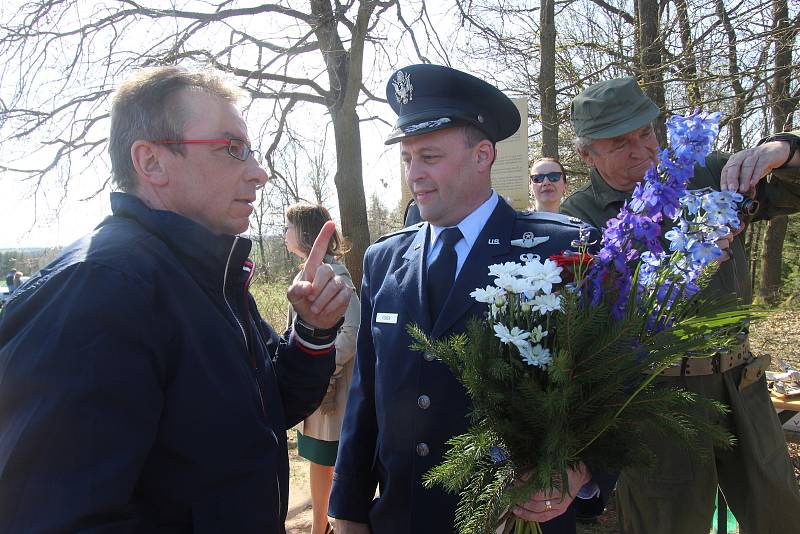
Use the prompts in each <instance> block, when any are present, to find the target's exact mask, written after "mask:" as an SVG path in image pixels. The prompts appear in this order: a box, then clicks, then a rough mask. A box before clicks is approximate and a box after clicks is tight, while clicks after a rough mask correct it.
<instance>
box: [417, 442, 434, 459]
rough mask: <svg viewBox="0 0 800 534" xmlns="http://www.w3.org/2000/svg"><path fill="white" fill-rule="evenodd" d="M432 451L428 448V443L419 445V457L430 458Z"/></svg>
mask: <svg viewBox="0 0 800 534" xmlns="http://www.w3.org/2000/svg"><path fill="white" fill-rule="evenodd" d="M430 452H431V450H430V448H428V444H427V443H417V455H419V456H428V453H430Z"/></svg>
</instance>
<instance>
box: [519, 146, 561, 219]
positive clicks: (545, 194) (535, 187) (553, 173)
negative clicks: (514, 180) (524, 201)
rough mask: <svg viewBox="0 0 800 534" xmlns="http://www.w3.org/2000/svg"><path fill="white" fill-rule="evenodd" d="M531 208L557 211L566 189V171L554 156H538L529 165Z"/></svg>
mask: <svg viewBox="0 0 800 534" xmlns="http://www.w3.org/2000/svg"><path fill="white" fill-rule="evenodd" d="M530 178H531V180H530V183H529V184H528V186H529V187H530V197H531V200H532V201H533V202H532V203H531V209H532V210H535V211H551V212H553V213H558V212H559V209H560V207H561V199H562V198H563V197H564V193H566V191H567V173H566V172H565V171H564V167H563V165H561V163H559V161H558V160H557V159H555V158H540V159H537V160H536V161H534V162H533V165H531V176H530Z"/></svg>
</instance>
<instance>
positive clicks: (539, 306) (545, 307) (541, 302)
mask: <svg viewBox="0 0 800 534" xmlns="http://www.w3.org/2000/svg"><path fill="white" fill-rule="evenodd" d="M531 310H533V311H535V312H539V313H541V314H542V315H544V314H545V313H549V312H551V311H559V310H561V295H556V294H553V293H549V294H547V295H539V296H537V297H535V298H534V299H533V300H532V301H531Z"/></svg>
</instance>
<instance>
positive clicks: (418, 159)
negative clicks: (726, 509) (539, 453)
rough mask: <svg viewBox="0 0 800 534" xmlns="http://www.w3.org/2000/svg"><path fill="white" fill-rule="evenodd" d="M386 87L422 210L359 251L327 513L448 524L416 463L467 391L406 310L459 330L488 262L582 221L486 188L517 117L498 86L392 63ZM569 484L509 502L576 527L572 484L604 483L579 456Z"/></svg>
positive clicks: (343, 524)
mask: <svg viewBox="0 0 800 534" xmlns="http://www.w3.org/2000/svg"><path fill="white" fill-rule="evenodd" d="M387 97H388V100H389V103H390V105H391V106H392V109H393V110H394V111H395V112H396V113H397V115H398V119H397V124H396V128H395V129H394V131H393V132H392V133H391V134H390V136H389V138H388V140H387V141H386V142H387V144H390V143H397V142H399V143H401V156H402V161H403V164H404V165H405V171H406V173H405V174H406V183H407V185H408V187H409V189H410V190H411V193H412V195H413V198H414V200H415V202H416V204H417V206H418V208H419V212H420V214H421V216H422V219H423V222H420V223H418V224H416V225H413V226H411V227H408V228H405V229H403V230H401V231H399V232H397V233H394V234H391V235H388V236H384V237H383V238H381V239H380V240H379V241H378V242H377V243H376V244H374V245H372V246H371V247H370V248H369V249H368V250H367V252H366V256H365V259H364V279H363V282H362V286H361V298H362V312H361V313H362V315H361V317H362V323H361V328H360V331H359V337H358V349H357V355H356V368H355V372H354V375H353V383H352V386H351V389H350V396H349V398H348V403H347V411H346V414H345V421H344V426H343V430H342V436H341V442H340V445H339V453H338V458H337V462H336V468H335V474H334V484H333V491H332V494H331V501H330V514H331V516H333V517H335V518H337V521H336V532H337V534H350V533H368V532H374V533H377V534H395V533H396V534H427V533H430V534H433V533H435V534H443V533H444V534H446V533H451V532H454V530H455V528H454V519H453V518H454V512H455V508H456V504H457V501H458V497H457V496H455V495H449V494H446V493H445V492H444V491H443V490H441V489H439V488H434V489H425V488H423V486H422V476H423V474H424V473H426V472H427V471H428V470H429V469H430V468H431V467H433V466H435V465H437V464H438V463H440V462H441V460H442V455H443V454H444V452H445V450H446V445H445V442H446V441H447V440H448V439H450V438H452V437H453V436H456V435H458V434H461V433H463V432H465V431H466V430H467V426H468V423H469V421H468V417H467V414H468V412H469V399H468V397H467V394H466V392H465V390H464V388H463V387H462V386H461V384H460V383H459V382H458V380H457V379H456V378H455V377H454V376H453V375H452V374H451V372H450V371H449V369H448V367H447V365H445V364H444V363H442V362H441V361H437V360H436V359H435V358H434V357H433V356H432V355H430V354H423V353H420V352H415V351H412V350H410V348H409V346H410V345H411V342H412V340H411V338H410V337H409V335H408V333H407V332H406V326H407V325H409V324H411V323H416V324H418V325H419V326H420V327H421V328H422V329H423V330H424V331H425V332H426V333H427V334H428V335H430V336H432V337H433V338H440V337H443V336H448V335H450V334H453V333H458V332H463V331H464V330H465V327H466V323H467V321H468V320H469V319H470V318H472V317H475V316H478V315H480V314H482V313H485V305H482V304H479V303H476V302H475V301H474V300H473V299H472V298H471V297H470V296H469V293H470V292H471V291H473V290H474V289H475V288H476V287H485V286H486V285H488V284H489V283H491V280H490V277H489V274H488V269H487V267H488V266H489V265H491V264H495V263H500V262H505V261H517V262H519V261H521V256H522V255H525V254H536V255H538V256H540V257H541V258H546V257H548V256H550V255H552V254H558V253H561V252H562V251H564V250H565V249H569V248H570V243H571V242H572V241H573V240H574V239H576V238H577V237H578V230H579V227H580V226H581V222H580V221H578V220H576V219H570V218H568V217H566V216H563V215H560V214H553V213H542V214H527V213H518V212H516V211H515V210H514V209H513V208H512V207H510V206H509V205H508V204H507V203H506V202H505V201H504V200H503V199H502V198H500V197H499V196H498V194H497V193H496V192H494V191H493V190H492V187H491V167H492V163H493V162H494V160H495V155H496V153H495V143H496V142H497V141H500V140H502V139H505V138H507V137H509V136H510V135H512V134H513V133H514V132H515V131H516V130H517V129H518V128H519V125H520V117H519V113H518V111H517V109H516V107H515V106H514V104H513V103H512V102H511V101H510V100H509V99H508V98H507V97H506V96H505V95H503V94H502V93H501V92H500V91H499V90H498V89H497V88H496V87H494V86H492V85H490V84H488V83H486V82H484V81H482V80H480V79H478V78H475V77H473V76H471V75H469V74H465V73H463V72H460V71H457V70H454V69H450V68H447V67H442V66H436V65H413V66H410V67H406V68H404V69H401V70H399V71H397V72H396V73H395V74H394V75H393V76H392V78H391V79H390V81H389V83H388V84H387ZM595 478H597V477H595ZM569 483H570V484H569V485H570V492H569V494H570V495H569V496H566V497H565V498H564V499H563V500H561V499H560V498H559V495H555V496H548V495H537V496H535V497H534V498H533V499H531V500H530V501H528V502H527V503H525V504H524V505H523V506H521V507H519V508H517V509H516V511H517V513H518V515H520V516H521V517H523V518H525V519H531V520H538V521H540V522H545V523H543V526H544V530H545V532H549V533H570V532H574V530H575V524H574V507H573V506H571V503H572V501H573V497H574V496H575V495H576V494H577V493H579V491H580V490H582V492H581V496H585V497H587V499H585V501H586V502H587V503H589V504H591V503H596V504H597V505H599V506H602V495H598V491H597V490H598V489H599V488H598V487H597V485H595V481H592V475H591V473H590V472H589V470H588V469H586V468H585V466H584V467H582V468H581V469H578V470H576V471H575V472H572V473H570V476H569ZM601 485H602V484H601ZM376 487H378V488H379V496H378V497H375V493H376ZM604 488H606V486H604ZM593 490H594V491H593ZM548 497H550V498H548Z"/></svg>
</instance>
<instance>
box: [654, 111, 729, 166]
mask: <svg viewBox="0 0 800 534" xmlns="http://www.w3.org/2000/svg"><path fill="white" fill-rule="evenodd" d="M720 117H721V114H720V113H702V112H700V111H697V110H695V112H694V113H692V114H691V115H688V116H686V117H682V116H680V115H673V116H672V117H670V119H669V121H667V129H668V131H669V142H670V144H671V145H672V150H673V153H674V158H675V160H676V161H678V162H681V163H685V164H691V165H694V164H695V163H699V164H700V165H703V164H704V163H705V160H706V156H707V155H708V153H709V152H711V149H712V147H713V146H714V140H715V139H716V138H717V134H718V133H719V119H720Z"/></svg>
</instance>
